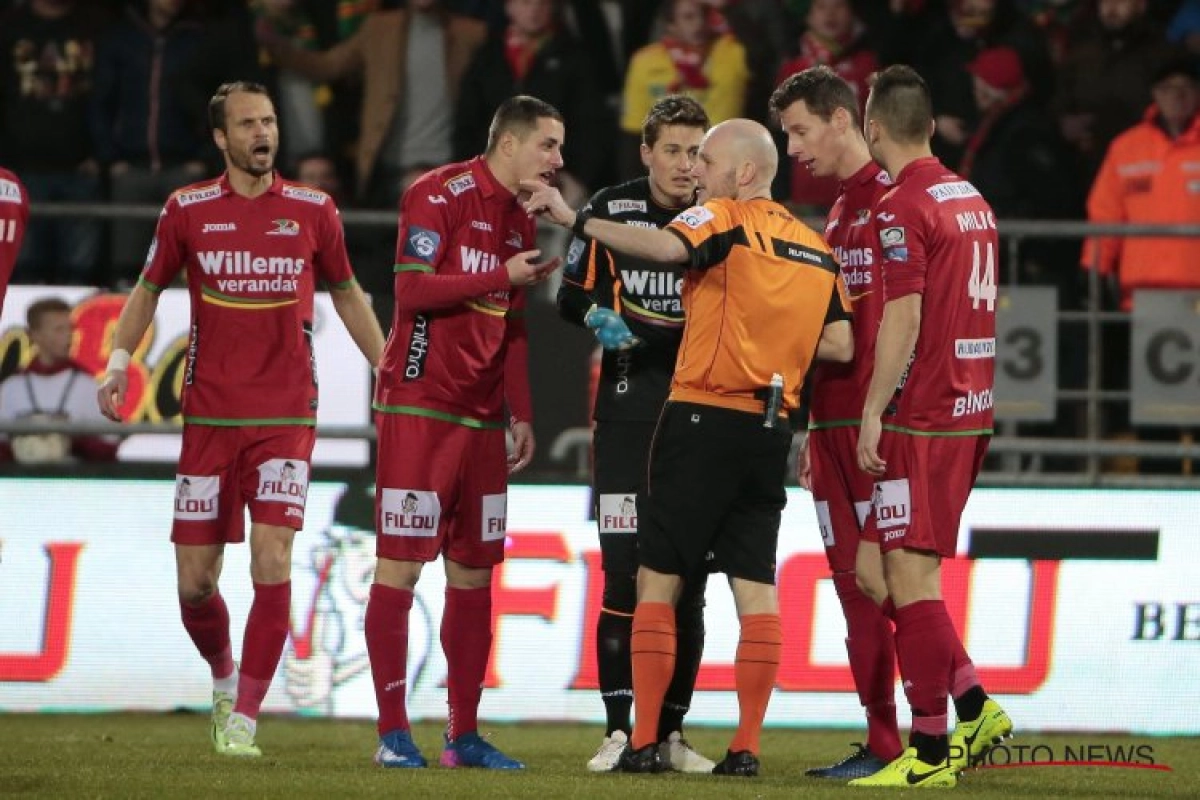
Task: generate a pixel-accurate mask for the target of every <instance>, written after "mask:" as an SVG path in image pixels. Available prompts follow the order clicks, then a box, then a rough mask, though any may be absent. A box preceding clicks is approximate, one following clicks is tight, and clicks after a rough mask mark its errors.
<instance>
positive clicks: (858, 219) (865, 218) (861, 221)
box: [850, 208, 871, 228]
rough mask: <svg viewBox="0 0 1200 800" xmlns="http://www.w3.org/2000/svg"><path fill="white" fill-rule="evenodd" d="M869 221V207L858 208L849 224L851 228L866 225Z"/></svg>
mask: <svg viewBox="0 0 1200 800" xmlns="http://www.w3.org/2000/svg"><path fill="white" fill-rule="evenodd" d="M870 221H871V209H869V208H860V209H859V210H858V213H856V214H855V215H854V222H851V223H850V226H851V227H853V228H857V227H859V226H860V225H866V224H867V223H868V222H870Z"/></svg>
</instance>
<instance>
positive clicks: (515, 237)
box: [504, 231, 525, 249]
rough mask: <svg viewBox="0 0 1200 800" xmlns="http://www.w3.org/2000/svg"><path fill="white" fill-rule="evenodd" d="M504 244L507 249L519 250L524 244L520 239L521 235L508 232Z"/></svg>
mask: <svg viewBox="0 0 1200 800" xmlns="http://www.w3.org/2000/svg"><path fill="white" fill-rule="evenodd" d="M504 243H505V244H506V245H508V246H509V247H515V248H517V249H520V248H521V247H522V246H523V245H524V244H525V240H524V239H522V238H521V234H519V233H517V232H516V231H509V232H508V238H507V239H505V240H504Z"/></svg>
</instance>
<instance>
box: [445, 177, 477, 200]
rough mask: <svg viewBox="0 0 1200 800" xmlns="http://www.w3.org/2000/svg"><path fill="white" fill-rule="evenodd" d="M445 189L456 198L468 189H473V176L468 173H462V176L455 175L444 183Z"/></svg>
mask: <svg viewBox="0 0 1200 800" xmlns="http://www.w3.org/2000/svg"><path fill="white" fill-rule="evenodd" d="M446 188H447V189H449V190H450V194H452V195H454V196H455V197H458V196H459V195H460V194H462V193H463V192H465V191H467V190H468V189H474V188H475V176H474V175H472V174H471V173H469V172H464V173H463V174H462V175H455V176H454V177H453V178H451V179H450V180H448V181H446Z"/></svg>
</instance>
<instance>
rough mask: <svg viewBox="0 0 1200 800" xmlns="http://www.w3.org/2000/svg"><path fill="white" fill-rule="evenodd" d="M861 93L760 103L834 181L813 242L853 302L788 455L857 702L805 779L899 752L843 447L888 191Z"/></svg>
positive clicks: (809, 86) (877, 296)
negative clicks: (845, 341) (836, 607)
mask: <svg viewBox="0 0 1200 800" xmlns="http://www.w3.org/2000/svg"><path fill="white" fill-rule="evenodd" d="M863 99H865V97H862V96H860V95H859V94H858V92H857V91H855V88H854V86H853V84H851V83H850V82H849V81H848V80H846V79H845V78H843V77H840V76H839V75H837V74H836V73H835V72H834V71H833V70H832V69H830V68H829V67H827V66H824V65H822V66H816V67H809V68H808V69H806V70H803V71H801V72H799V73H795V74H793V75H791V76H789V77H788V78H787V79H786V80H784V82H783V83H782V84H780V86H779V88H778V89H776V90H775V94H774V95H772V97H771V110H772V112H773V113H774V114H775V115H777V117H778V118H779V124H780V127H781V128H782V129H783V131H784V133H785V134H786V135H787V140H788V155H789V156H790V157H792V158H793V159H795V160H796V163H797V164H798V165H799V166H800V168H801V169H805V170H808V171H810V172H812V173H813V174H814V175H819V176H829V177H832V178H836V179H838V180H839V181H840V182H841V187H842V189H841V194H840V195H839V197H838V198H837V202H836V203H834V206H833V209H832V210H831V211H830V212H829V219H828V221H827V222H826V224H825V241H826V242H828V243H829V245H830V247H832V248H833V252H834V254H835V255H836V256H837V259H838V263H839V265H840V267H841V274H842V280H843V281H844V282H845V284H846V288H847V291H848V292H849V294H850V301H851V302H852V303H853V304H854V319H853V320H852V323H851V324H852V326H853V329H854V359H853V360H852V361H851V363H849V364H832V363H818V364H817V365H816V367H814V369H813V372H812V376H811V377H810V378H809V382H810V401H809V412H810V421H809V433H808V436H807V438H805V439H804V440H803V441H804V443H803V444H802V445H801V451H800V455H799V457H798V459H797V462H796V463H797V467H798V471H797V478H798V480H799V482H800V485H801V486H802V487H804V488H805V489H808V490H809V491H811V492H812V497H813V503H814V504H815V506H816V510H817V520H818V522H819V523H820V532H821V539H822V541H823V542H824V544H825V556H826V558H827V559H828V561H829V569H830V571H831V572H832V573H833V586H834V589H835V590H836V592H837V596H838V600H839V602H840V603H841V606H842V613H843V615H844V616H845V618H846V653H847V655H848V656H849V659H850V674H851V675H852V676H853V677H854V685H855V688H856V690H857V691H858V697H859V701H860V702H861V703H862V706H863V708H864V709H866V712H867V741H866V743H865V744H863V745H859V746H858V747H857V748H856V749H855V751H854V752H852V753H851V754H850V755H848V756H847V757H845V758H843V759H842V760H841V761H839V762H837V763H835V764H833V765H831V766H828V767H820V768H816V769H810V770H808V771H807V772H806V774H807V775H810V776H812V777H817V778H832V779H839V780H849V779H852V778H861V777H865V776H867V775H872V774H874V773H875V772H878V771H879V770H880V769H882V768H883V767H884V766H885V765H886V764H887V763H888V762H890V761H892V760H893V759H895V758H896V757H897V756H899V755H900V753H901V750H902V748H901V746H900V732H899V729H898V728H897V726H896V703H895V699H894V698H895V691H896V690H895V684H896V645H895V641H894V638H893V635H892V623H891V621H890V620H889V619H888V618H887V616H886V615H885V614H884V613H883V610H882V608H881V607H880V606H881V604H882V603H883V601H884V600H885V599H886V598H887V586H886V585H885V584H884V580H883V562H882V560H881V559H880V555H879V544H878V542H872V541H867V540H864V539H862V536H861V533H862V523H863V517H865V509H867V508H869V507H870V504H871V497H872V494H873V490H874V484H873V482H872V480H871V477H870V476H869V475H867V474H866V473H865V472H863V471H862V470H860V469H859V468H858V463H857V457H856V453H855V446H856V443H857V434H858V426H859V423H860V420H859V419H857V418H856V417H855V416H854V414H853V413H849V411H850V410H851V409H861V408H862V406H863V400H864V399H865V398H866V393H867V384H868V383H869V382H870V380H871V368H872V365H873V363H874V358H875V332H876V330H877V329H878V327H879V319H880V316H881V315H882V311H883V294H882V292H880V290H879V284H880V275H879V263H880V261H881V260H882V254H881V253H880V250H879V225H878V221H877V220H876V219H875V215H874V214H873V213H872V211H871V209H872V207H873V206H874V205H875V203H876V201H878V200H879V198H880V197H882V196H883V194H884V193H885V192H887V191H888V190H890V189H891V181H890V180H889V179H888V177H887V174H886V173H884V172H883V170H881V169H880V168H879V165H877V164H876V163H875V162H874V161H872V160H871V155H870V153H868V152H867V143H866V140H864V139H863V133H862V115H861V113H860V109H861V107H862V106H861V103H862V100H863Z"/></svg>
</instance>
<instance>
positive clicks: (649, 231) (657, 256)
mask: <svg viewBox="0 0 1200 800" xmlns="http://www.w3.org/2000/svg"><path fill="white" fill-rule="evenodd" d="M521 188H522V189H523V190H524V191H527V192H529V199H528V200H526V201H525V203H524V207H525V210H526V211H527V212H529V213H530V214H536V215H538V216H540V217H541V218H542V219H546V220H549V221H550V222H553V223H554V224H556V225H561V226H562V227H564V228H570V229H571V230H572V231H574V233H575V235H576V236H587V237H589V238H592V239H595V240H596V241H598V242H600V243H601V244H603V245H605V246H606V247H610V248H612V249H613V250H617V251H619V252H622V253H626V254H628V255H631V256H637V257H639V258H645V259H648V260H650V261H657V262H659V263H662V264H685V263H687V261H688V251H687V247H685V246H684V244H683V242H681V241H680V240H679V238H678V237H676V236H675V235H674V234H671V233H667V232H666V231H664V230H660V229H658V228H640V227H638V226H636V225H626V224H624V223H622V222H613V221H612V220H607V219H596V218H595V217H591V216H587V215H584V217H582V220H583V221H582V224H580V219H581V218H580V217H578V216H577V215H576V212H575V210H574V209H572V208H571V207H570V206H569V205H567V202H566V201H565V200H563V197H562V194H560V193H559V191H558V189H555V188H554V187H553V186H547V185H546V184H544V183H542V182H540V181H521Z"/></svg>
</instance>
